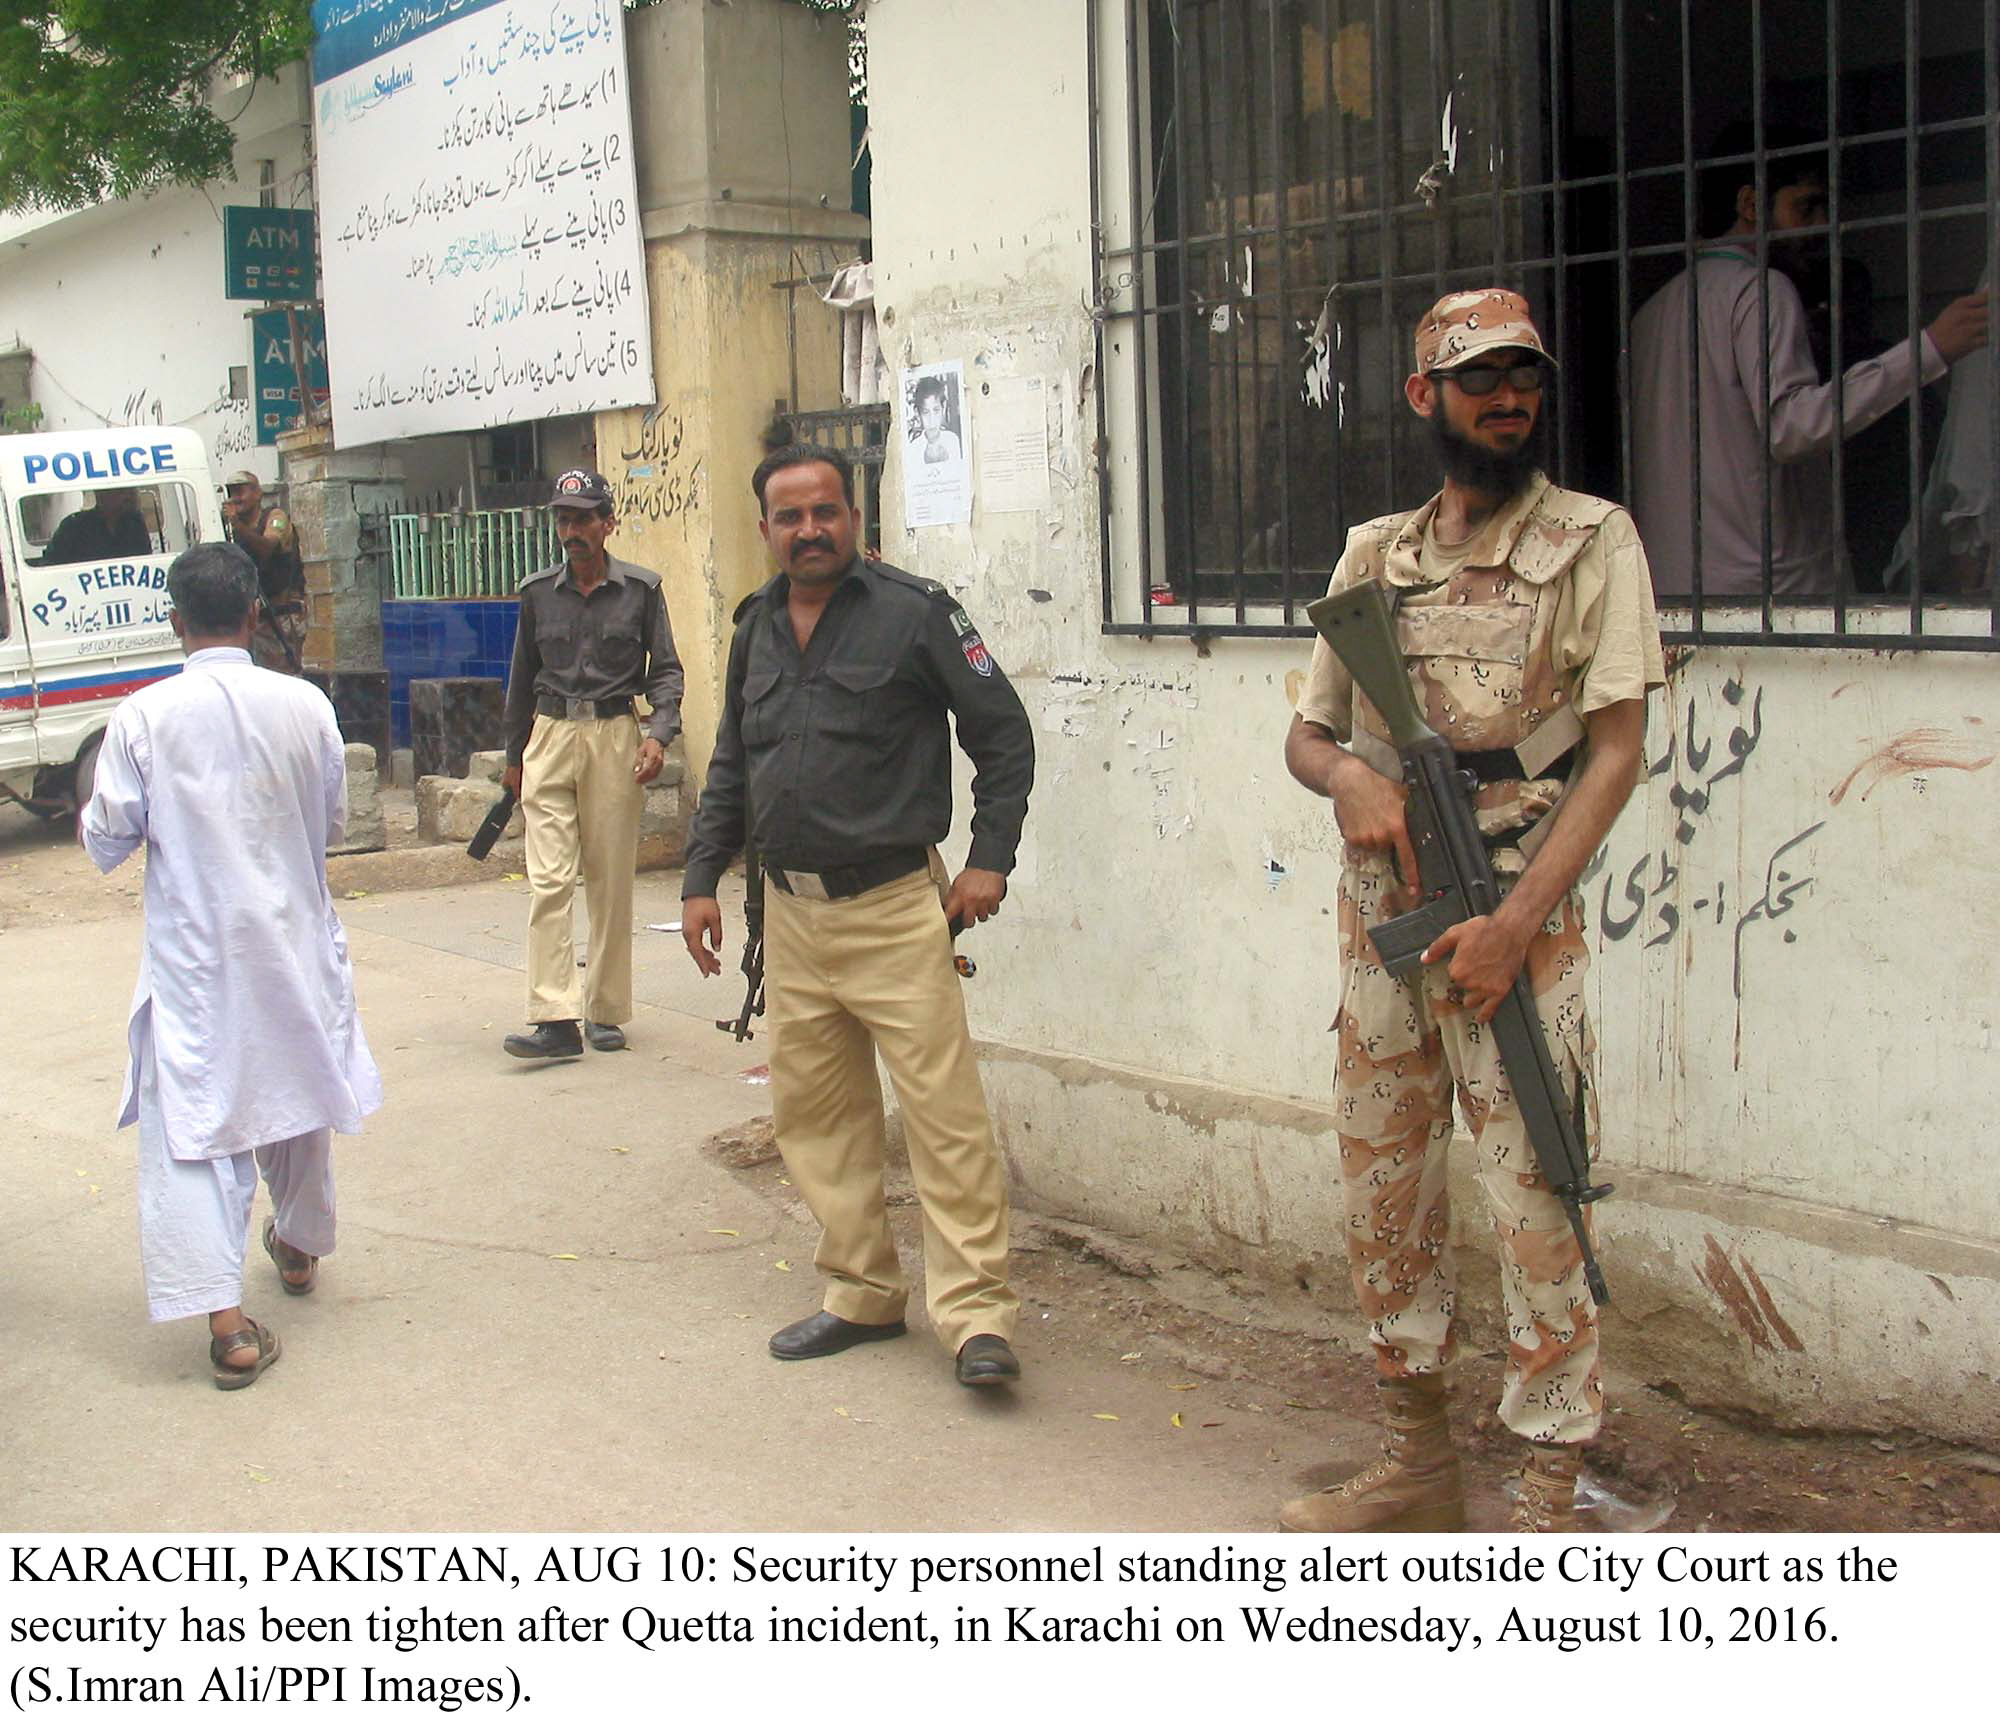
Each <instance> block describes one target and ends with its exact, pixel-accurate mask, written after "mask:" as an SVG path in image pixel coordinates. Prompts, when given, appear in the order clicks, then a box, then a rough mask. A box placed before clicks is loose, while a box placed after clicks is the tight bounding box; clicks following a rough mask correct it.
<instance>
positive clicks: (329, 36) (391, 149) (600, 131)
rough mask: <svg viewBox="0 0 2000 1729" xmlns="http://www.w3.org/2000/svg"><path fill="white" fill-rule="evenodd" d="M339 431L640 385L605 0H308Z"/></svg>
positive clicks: (467, 415) (620, 68)
mask: <svg viewBox="0 0 2000 1729" xmlns="http://www.w3.org/2000/svg"><path fill="white" fill-rule="evenodd" d="M313 23H314V25H315V27H316V28H317V30H318V32H319V38H318V41H317V43H316V44H315V46H314V48H313V96H314V106H315V113H316V115H317V120H318V125H317V136H318V145H319V213H320V247H321V253H322V261H323V265H324V271H323V278H324V280H323V287H322V293H323V295H324V298H325V301H326V334H327V359H328V366H329V369H330V371H331V378H332V386H333V426H334V438H335V441H336V442H337V443H338V444H340V445H342V446H349V445H356V444H372V443H374V442H375V441H377V440H378V439H384V438H407V437H410V436H413V435H415V434H419V433H427V432H462V431H469V430H472V429H474V428H477V427H486V426H502V425H506V424H508V423H510V422H513V421H521V420H534V419H540V418H542V417H544V416H548V415H557V414H583V413H590V412H593V411H595V410H598V409H606V408H628V407H632V406H635V405H638V404H643V403H651V402H652V401H653V399H654V398H653V352H652V336H651V327H650V324H649V320H648V314H647V303H646V269H645V242H644V239H643V236H642V235H641V233H640V225H639V201H638V190H637V184H636V180H635V176H634V170H633V153H632V106H631V100H630V98H629V96H628V94H627V86H626V73H625V32H624V18H623V15H622V12H621V9H620V7H619V5H618V3H617V0H554V3H551V0H316V3H315V5H314V6H313Z"/></svg>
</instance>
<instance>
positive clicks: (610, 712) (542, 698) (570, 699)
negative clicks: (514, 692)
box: [535, 691, 632, 720]
mask: <svg viewBox="0 0 2000 1729" xmlns="http://www.w3.org/2000/svg"><path fill="white" fill-rule="evenodd" d="M631 712H632V699H631V698H630V697H629V696H607V697H589V696H550V695H549V694H548V693H547V692H546V691H537V692H536V693H535V713H537V714H545V715H547V716H548V717H549V718H550V719H551V720H583V719H586V718H588V717H591V716H595V717H596V718H597V719H598V720H616V719H617V718H618V717H619V716H620V715H624V714H630V713H631Z"/></svg>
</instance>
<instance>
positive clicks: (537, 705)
mask: <svg viewBox="0 0 2000 1729" xmlns="http://www.w3.org/2000/svg"><path fill="white" fill-rule="evenodd" d="M549 510H550V513H551V514H552V515H553V516H554V518H555V525H556V533H557V534H558V536H560V537H561V540H562V546H563V562H562V563H561V564H552V565H550V566H549V568H548V569H547V570H538V571H536V572H535V573H534V574H533V575H532V576H529V577H525V578H524V579H523V580H522V583H521V620H520V624H519V626H518V627H517V628H516V630H515V632H514V662H513V665H512V667H511V668H510V669H509V671H508V675H507V707H506V714H505V725H506V729H507V766H506V768H505V769H504V770H503V771H502V773H501V780H502V782H503V783H504V784H505V786H506V788H507V790H508V791H509V792H511V793H513V794H514V795H515V796H516V797H517V798H519V799H520V801H521V811H522V814H523V816H524V817H525V818H526V822H527V838H528V888H529V891H530V902H529V908H528V1019H529V1020H530V1021H531V1022H532V1023H533V1030H532V1031H531V1032H526V1033H509V1034H508V1035H507V1037H506V1038H505V1040H503V1041H502V1044H503V1048H504V1049H505V1050H506V1052H507V1054H508V1055H509V1056H510V1057H520V1058H522V1059H524V1060H535V1059H539V1058H547V1057H565V1058H566V1057H575V1056H581V1055H582V1054H583V1041H584V1040H585V1039H588V1040H589V1041H590V1045H591V1049H593V1050H599V1051H622V1050H623V1049H625V1031H624V1023H625V1022H626V1020H628V1019H629V1018H630V1016H631V1013H632V871H633V864H634V859H635V858H636V856H637V852H638V846H639V812H640V808H641V806H642V805H643V804H644V803H645V796H646V788H647V787H648V786H649V785H651V784H652V782H653V781H654V780H655V779H656V778H658V776H659V773H660V770H661V768H662V767H663V766H664V765H665V763H666V760H667V746H668V745H670V744H671V743H673V739H674V734H675V733H677V732H679V731H680V724H681V692H682V689H683V688H684V685H685V680H684V678H683V676H682V672H681V663H680V657H679V655H677V654H676V653H675V652H674V633H673V627H672V626H671V624H669V622H668V620H667V606H666V600H665V598H664V597H663V596H662V594H661V592H660V579H659V577H658V575H657V574H655V573H654V572H653V571H650V570H644V569H641V568H640V567H639V566H638V565H636V564H627V563H626V562H625V561H624V560H623V559H622V558H614V557H612V556H611V554H610V553H609V552H607V551H606V550H605V545H604V543H605V541H606V540H607V539H608V538H609V537H610V535H611V533H612V531H613V530H614V529H615V528H616V527H617V526H618V518H617V514H616V502H615V500H614V499H613V497H612V492H611V483H610V482H609V481H607V480H606V479H605V478H604V476H603V475H601V474H597V473H595V472H593V471H592V470H590V469H587V468H572V469H570V470H569V471H568V472H567V473H564V474H561V475H559V476H557V478H556V490H555V496H554V497H553V498H552V499H551V500H550V501H549ZM639 695H643V696H644V697H645V699H646V702H647V705H648V707H649V708H650V710H651V713H650V714H648V716H647V717H646V726H645V730H644V731H643V732H641V730H640V728H639V722H638V718H637V717H636V715H635V714H634V713H633V709H632V699H633V698H634V697H635V696H639ZM579 866H581V868H582V873H583V894H584V901H585V904H586V906H587V907H588V910H589V913H590V949H589V966H588V967H587V968H586V970H585V972H584V975H583V978H582V980H581V981H580V982H579V980H578V978H577V969H576V950H575V946H574V941H573V935H572V932H573V928H574V927H573V923H572V920H571V915H570V906H571V901H572V898H573V896H574V894H575V889H576V877H577V871H578V867H579ZM579 1013H581V1017H582V1020H583V1029H582V1031H581V1033H579V1032H578V1030H577V1019H578V1016H579Z"/></svg>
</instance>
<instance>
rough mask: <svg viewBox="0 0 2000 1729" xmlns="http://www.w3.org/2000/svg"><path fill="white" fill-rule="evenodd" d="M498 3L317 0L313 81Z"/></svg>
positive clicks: (321, 80)
mask: <svg viewBox="0 0 2000 1729" xmlns="http://www.w3.org/2000/svg"><path fill="white" fill-rule="evenodd" d="M498 4H500V0H313V30H314V32H315V37H314V41H313V53H312V68H313V82H314V83H315V84H325V83H328V82H330V81H331V80H333V79H335V78H338V77H340V76H341V74H342V73H345V72H352V71H353V70H354V69H355V67H357V66H366V65H367V64H368V62H369V61H371V60H374V59H377V58H379V57H380V56H382V55H384V54H393V53H395V52H396V50H397V49H399V48H404V47H407V46H408V45H409V44H410V43H412V42H414V41H416V40H418V39H419V38H420V37H424V36H428V35H429V34H430V33H431V32H432V31H433V30H442V29H443V28H444V27H445V26H446V25H447V24H456V23H457V22H458V21H459V19H461V18H469V17H470V16H472V14H474V13H475V12H484V11H485V10H486V9H487V8H488V7H490V6H497V5H498ZM552 27H553V21H552Z"/></svg>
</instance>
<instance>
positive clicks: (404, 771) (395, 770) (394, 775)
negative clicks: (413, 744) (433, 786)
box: [389, 750, 417, 786]
mask: <svg viewBox="0 0 2000 1729" xmlns="http://www.w3.org/2000/svg"><path fill="white" fill-rule="evenodd" d="M389 784H390V785H391V786H415V785H416V784H417V753H416V752H415V751H413V750H392V751H391V752H390V753H389Z"/></svg>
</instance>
